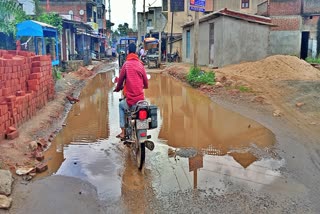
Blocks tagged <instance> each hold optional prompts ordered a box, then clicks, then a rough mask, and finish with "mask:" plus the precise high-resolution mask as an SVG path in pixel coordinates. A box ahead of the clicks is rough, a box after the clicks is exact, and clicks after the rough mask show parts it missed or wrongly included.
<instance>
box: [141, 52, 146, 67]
mask: <svg viewBox="0 0 320 214" xmlns="http://www.w3.org/2000/svg"><path fill="white" fill-rule="evenodd" d="M141 61H142V62H143V64H144V65H147V64H148V59H147V56H146V55H145V54H144V55H142V56H141Z"/></svg>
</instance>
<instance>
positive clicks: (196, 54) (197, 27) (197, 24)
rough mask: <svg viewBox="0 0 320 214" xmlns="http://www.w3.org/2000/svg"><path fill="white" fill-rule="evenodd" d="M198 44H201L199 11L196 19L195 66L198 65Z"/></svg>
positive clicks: (196, 13)
mask: <svg viewBox="0 0 320 214" xmlns="http://www.w3.org/2000/svg"><path fill="white" fill-rule="evenodd" d="M198 46H199V12H198V11H195V19H194V48H193V52H194V58H193V67H195V68H196V67H198Z"/></svg>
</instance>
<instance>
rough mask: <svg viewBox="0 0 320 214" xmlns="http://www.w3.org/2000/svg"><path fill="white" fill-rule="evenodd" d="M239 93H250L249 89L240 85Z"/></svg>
mask: <svg viewBox="0 0 320 214" xmlns="http://www.w3.org/2000/svg"><path fill="white" fill-rule="evenodd" d="M239 91H241V92H251V88H249V87H246V86H243V85H241V86H239Z"/></svg>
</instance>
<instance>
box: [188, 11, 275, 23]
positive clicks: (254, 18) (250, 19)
mask: <svg viewBox="0 0 320 214" xmlns="http://www.w3.org/2000/svg"><path fill="white" fill-rule="evenodd" d="M219 16H228V17H232V18H235V19H241V20H244V21H248V22H253V23H258V24H264V25H270V26H273V24H272V22H271V19H270V18H268V17H264V16H258V15H251V14H247V13H241V12H238V11H234V10H230V9H227V8H224V9H221V10H218V11H215V12H213V13H209V14H207V15H205V16H202V17H201V18H200V19H199V22H200V23H201V22H205V21H208V20H210V19H214V18H217V17H219ZM193 24H194V21H190V22H187V23H185V24H184V25H182V27H183V28H184V27H190V26H192V25H193Z"/></svg>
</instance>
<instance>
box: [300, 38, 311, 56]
mask: <svg viewBox="0 0 320 214" xmlns="http://www.w3.org/2000/svg"><path fill="white" fill-rule="evenodd" d="M309 36H310V32H302V36H301V51H300V58H301V59H306V58H307V57H308V48H309Z"/></svg>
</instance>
